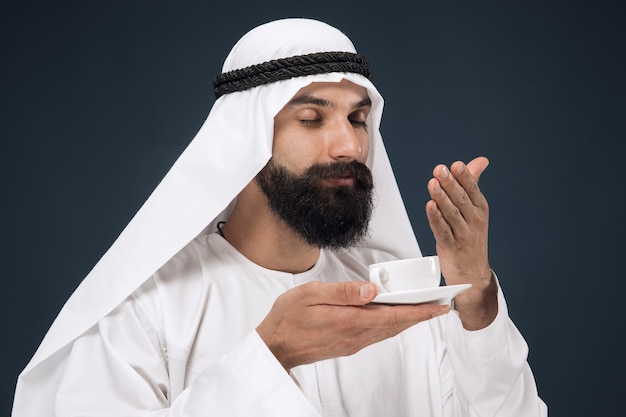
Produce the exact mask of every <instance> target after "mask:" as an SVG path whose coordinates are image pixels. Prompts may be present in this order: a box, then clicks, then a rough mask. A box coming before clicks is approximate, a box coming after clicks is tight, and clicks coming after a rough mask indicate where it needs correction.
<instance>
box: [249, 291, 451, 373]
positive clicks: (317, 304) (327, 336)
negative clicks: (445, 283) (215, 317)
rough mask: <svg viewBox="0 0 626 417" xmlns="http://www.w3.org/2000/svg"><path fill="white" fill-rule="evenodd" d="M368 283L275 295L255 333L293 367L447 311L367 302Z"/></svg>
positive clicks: (285, 364) (350, 349) (341, 352)
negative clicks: (274, 299)
mask: <svg viewBox="0 0 626 417" xmlns="http://www.w3.org/2000/svg"><path fill="white" fill-rule="evenodd" d="M374 297H376V286H375V285H374V284H372V283H369V282H363V281H360V282H337V283H323V282H311V283H308V284H304V285H300V286H298V287H295V288H293V289H291V290H289V291H287V292H285V293H284V294H282V295H281V296H280V297H278V298H277V299H276V301H275V302H274V305H273V307H272V309H271V310H270V312H269V314H268V315H267V317H265V319H264V320H263V322H261V324H260V325H259V326H258V327H257V329H256V331H257V333H258V334H259V336H260V337H261V338H262V339H263V341H264V342H265V344H266V345H267V346H268V347H269V349H270V350H271V351H272V353H273V354H274V356H276V358H277V359H278V361H279V362H280V363H281V364H282V365H283V367H284V368H285V369H286V370H287V371H289V370H290V369H291V368H293V367H296V366H298V365H304V364H307V363H313V362H317V361H320V360H323V359H329V358H336V357H339V356H348V355H352V354H354V353H356V352H358V351H359V350H361V349H363V348H364V347H366V346H369V345H371V344H373V343H376V342H379V341H381V340H384V339H387V338H388V337H392V336H395V335H397V334H398V333H400V332H402V331H403V330H405V329H408V328H409V327H411V326H413V325H415V324H417V323H419V322H421V321H424V320H428V319H431V318H433V317H436V316H439V315H442V314H446V313H448V312H449V311H450V307H449V306H447V305H446V306H442V305H437V304H420V305H395V306H390V305H382V304H368V303H369V302H370V301H372V300H373V299H374Z"/></svg>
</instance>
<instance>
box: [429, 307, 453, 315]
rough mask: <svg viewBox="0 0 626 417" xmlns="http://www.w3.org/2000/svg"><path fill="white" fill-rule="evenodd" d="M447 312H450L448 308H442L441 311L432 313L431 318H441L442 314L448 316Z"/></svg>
mask: <svg viewBox="0 0 626 417" xmlns="http://www.w3.org/2000/svg"><path fill="white" fill-rule="evenodd" d="M449 312H450V307H449V306H445V308H442V309H441V310H439V311H436V312H434V313H433V318H435V317H439V316H443V315H444V314H448V313H449Z"/></svg>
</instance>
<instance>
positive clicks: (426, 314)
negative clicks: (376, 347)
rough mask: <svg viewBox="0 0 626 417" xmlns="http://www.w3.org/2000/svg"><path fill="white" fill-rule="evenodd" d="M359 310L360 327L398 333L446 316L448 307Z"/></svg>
mask: <svg viewBox="0 0 626 417" xmlns="http://www.w3.org/2000/svg"><path fill="white" fill-rule="evenodd" d="M367 307H368V308H365V309H361V312H362V313H363V314H361V318H360V325H361V326H362V327H366V328H370V329H389V330H393V331H397V332H398V333H399V332H400V331H402V330H404V329H406V328H408V327H411V326H413V325H415V324H417V323H420V322H422V321H426V320H430V319H432V318H433V317H437V316H440V315H442V314H446V313H448V312H449V311H450V306H449V305H439V304H432V303H428V304H419V305H368V306H367Z"/></svg>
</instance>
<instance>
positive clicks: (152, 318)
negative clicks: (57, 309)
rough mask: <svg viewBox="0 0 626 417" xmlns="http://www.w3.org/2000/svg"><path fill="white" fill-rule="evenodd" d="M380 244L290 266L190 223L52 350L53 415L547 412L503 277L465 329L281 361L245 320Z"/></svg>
mask: <svg viewBox="0 0 626 417" xmlns="http://www.w3.org/2000/svg"><path fill="white" fill-rule="evenodd" d="M390 258H391V256H390V255H388V254H385V253H383V252H380V251H375V250H372V249H353V250H351V251H349V252H338V253H337V252H328V251H322V252H321V255H320V258H319V260H318V262H317V263H316V265H315V266H314V267H313V268H312V269H311V270H309V271H306V272H304V273H300V274H290V273H284V272H277V271H272V270H268V269H264V268H262V267H259V266H258V265H255V264H254V263H252V262H251V261H249V260H248V259H246V258H245V257H244V256H243V255H242V254H240V253H239V252H237V251H236V250H235V249H234V248H233V247H232V246H230V245H229V244H228V243H227V242H226V241H225V240H224V239H222V238H221V237H220V236H219V235H217V234H210V235H205V236H200V237H198V238H197V239H195V240H194V241H192V242H191V243H190V244H189V245H187V246H186V247H185V249H183V250H182V251H181V252H180V253H179V254H177V255H176V256H175V257H174V258H173V259H172V260H171V261H170V262H168V263H167V264H166V265H165V266H164V267H162V268H161V269H160V270H159V271H158V272H157V273H156V274H155V275H154V276H152V277H151V278H150V279H149V280H148V281H146V283H145V284H144V285H142V286H141V288H139V289H138V290H137V291H136V292H135V293H133V295H132V296H131V297H129V298H128V299H127V300H126V301H125V302H124V303H122V304H121V305H120V306H119V307H118V308H116V309H115V310H114V311H113V312H111V313H110V314H109V315H108V316H107V317H105V318H103V319H102V320H100V322H99V323H98V324H96V325H95V326H93V327H92V328H91V329H90V330H89V331H87V332H86V333H85V334H83V335H82V336H81V337H79V338H78V339H77V340H75V341H74V342H73V344H72V345H71V348H68V349H64V350H63V351H62V352H59V354H61V355H64V357H63V358H62V359H57V360H56V362H57V363H59V364H61V365H60V366H59V368H57V370H56V372H55V374H57V375H61V374H62V376H60V377H59V380H60V383H59V384H58V389H57V391H56V394H55V395H56V399H55V410H54V411H55V415H56V416H58V417H62V416H63V417H65V416H68V417H69V416H109V417H113V416H124V417H128V416H179V417H182V416H185V417H192V416H203V417H211V416H220V417H224V416H256V417H264V416H268V417H269V416H272V417H277V416H285V417H294V416H316V417H319V416H355V417H369V416H371V417H380V416H393V417H408V416H433V417H440V416H441V417H443V416H516V417H523V416H529V417H530V416H544V415H547V410H546V407H545V405H544V404H543V402H542V401H541V399H539V397H538V396H537V391H536V386H535V382H534V379H533V375H532V373H531V370H530V368H529V366H528V364H527V362H526V357H527V352H528V348H527V345H526V343H525V341H524V339H523V338H522V336H521V335H520V334H519V332H518V331H517V329H516V328H515V326H514V325H513V323H512V322H511V321H510V319H509V317H508V315H507V310H506V304H505V301H504V297H503V295H502V293H501V292H500V291H499V294H498V300H499V312H498V316H497V317H496V319H495V320H494V322H493V323H492V324H491V325H489V326H488V327H487V328H485V329H482V330H479V331H474V332H469V331H466V330H464V329H463V327H462V324H461V322H460V320H459V318H458V315H457V314H456V313H455V312H452V313H450V314H448V315H445V316H442V317H439V318H436V319H432V320H429V321H428V322H424V323H420V324H418V325H416V326H413V327H412V328H410V329H408V330H406V331H404V332H403V333H401V334H400V335H398V336H396V337H394V338H391V339H387V340H385V341H382V342H379V343H377V344H374V345H372V346H369V347H367V348H365V349H363V350H361V351H360V352H358V353H356V354H354V355H352V356H349V357H341V358H337V359H331V360H325V361H321V362H318V363H314V364H311V365H304V366H299V367H296V368H294V369H293V370H292V372H291V373H290V374H288V373H287V372H285V370H284V369H283V368H282V366H281V365H280V364H279V362H278V361H277V360H276V359H275V357H274V356H273V355H272V353H271V352H270V351H269V349H268V348H267V347H266V346H265V344H264V343H263V342H262V340H261V339H260V337H259V336H258V334H257V333H256V332H255V330H254V329H255V328H256V326H257V325H258V324H259V323H260V322H261V320H262V319H263V318H264V317H265V315H266V314H267V312H268V311H269V310H270V308H271V307H272V304H273V302H274V300H275V299H276V297H278V296H279V295H280V294H281V293H283V292H285V291H287V290H288V289H290V288H293V287H295V286H297V285H300V284H303V283H306V282H310V281H327V282H329V281H351V280H362V279H367V276H368V274H367V266H368V265H369V264H370V263H374V262H380V261H383V260H389V259H390ZM51 412H52V410H51Z"/></svg>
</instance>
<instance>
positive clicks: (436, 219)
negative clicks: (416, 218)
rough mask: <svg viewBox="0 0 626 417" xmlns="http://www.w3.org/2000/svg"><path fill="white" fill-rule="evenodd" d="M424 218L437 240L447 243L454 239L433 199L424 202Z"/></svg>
mask: <svg viewBox="0 0 626 417" xmlns="http://www.w3.org/2000/svg"><path fill="white" fill-rule="evenodd" d="M435 181H436V180H435ZM426 218H427V219H428V224H429V225H430V229H431V230H432V231H433V235H434V236H435V240H436V241H437V242H439V243H445V244H449V243H451V242H452V241H453V240H454V234H453V233H452V229H451V228H450V225H449V224H448V222H447V221H446V220H445V219H444V218H443V215H442V214H441V211H440V210H439V208H438V207H437V203H436V202H435V201H433V200H430V201H429V202H428V203H426Z"/></svg>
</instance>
